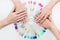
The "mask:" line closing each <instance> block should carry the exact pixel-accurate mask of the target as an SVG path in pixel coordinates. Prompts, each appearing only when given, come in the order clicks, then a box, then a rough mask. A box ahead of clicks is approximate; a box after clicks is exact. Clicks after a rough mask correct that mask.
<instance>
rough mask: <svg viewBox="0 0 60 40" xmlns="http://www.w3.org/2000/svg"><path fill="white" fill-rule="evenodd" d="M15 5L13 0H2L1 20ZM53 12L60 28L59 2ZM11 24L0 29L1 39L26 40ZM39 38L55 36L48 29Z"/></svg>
mask: <svg viewBox="0 0 60 40" xmlns="http://www.w3.org/2000/svg"><path fill="white" fill-rule="evenodd" d="M13 7H14V6H13V3H12V1H11V0H0V20H2V19H4V18H5V17H7V16H8V14H9V13H10V11H11V10H12V8H13ZM52 14H53V20H54V22H55V24H56V26H57V28H58V29H59V30H60V27H59V26H60V3H58V4H57V5H56V6H55V7H54V8H53V13H52ZM11 25H12V24H10V25H8V26H6V27H5V28H3V29H1V30H0V40H24V39H23V38H21V37H20V36H19V34H18V33H17V32H16V31H15V29H14V26H13V27H12V26H11ZM39 39H40V40H55V37H54V36H53V34H52V33H51V32H50V31H49V30H47V32H46V33H45V34H44V35H43V36H42V37H41V38H39ZM39 39H37V40H39Z"/></svg>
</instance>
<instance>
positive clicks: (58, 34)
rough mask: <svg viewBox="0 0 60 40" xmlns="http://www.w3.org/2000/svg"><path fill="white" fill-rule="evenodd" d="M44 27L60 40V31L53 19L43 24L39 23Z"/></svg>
mask: <svg viewBox="0 0 60 40" xmlns="http://www.w3.org/2000/svg"><path fill="white" fill-rule="evenodd" d="M38 23H39V24H40V25H41V26H42V27H44V28H47V29H49V30H50V31H51V32H52V33H53V34H54V36H55V37H56V39H57V40H60V31H59V30H58V29H57V28H56V26H55V25H54V23H53V21H51V18H47V19H46V20H45V21H44V22H43V23H40V21H39V22H38Z"/></svg>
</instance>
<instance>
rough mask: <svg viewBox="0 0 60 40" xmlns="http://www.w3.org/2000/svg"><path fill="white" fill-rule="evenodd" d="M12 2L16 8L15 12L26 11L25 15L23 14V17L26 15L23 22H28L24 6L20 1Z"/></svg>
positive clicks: (14, 0)
mask: <svg viewBox="0 0 60 40" xmlns="http://www.w3.org/2000/svg"><path fill="white" fill-rule="evenodd" d="M12 1H13V3H14V5H15V7H16V10H15V11H19V10H21V9H22V10H23V9H25V13H24V14H22V16H23V15H25V16H24V19H22V20H21V21H22V22H23V23H25V22H26V18H27V12H26V8H25V6H24V4H22V3H21V2H20V1H19V0H12Z"/></svg>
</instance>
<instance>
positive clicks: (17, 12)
mask: <svg viewBox="0 0 60 40" xmlns="http://www.w3.org/2000/svg"><path fill="white" fill-rule="evenodd" d="M25 10H26V9H24V10H19V11H16V12H14V13H16V14H17V15H18V14H19V13H22V12H24V11H25Z"/></svg>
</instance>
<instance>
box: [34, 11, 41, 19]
mask: <svg viewBox="0 0 60 40" xmlns="http://www.w3.org/2000/svg"><path fill="white" fill-rule="evenodd" d="M40 14H41V12H40V13H38V14H36V15H35V17H34V18H35V19H36V20H37V19H38V17H39V15H40Z"/></svg>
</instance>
